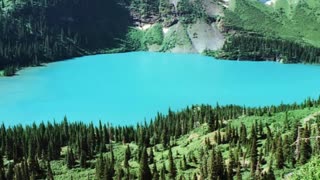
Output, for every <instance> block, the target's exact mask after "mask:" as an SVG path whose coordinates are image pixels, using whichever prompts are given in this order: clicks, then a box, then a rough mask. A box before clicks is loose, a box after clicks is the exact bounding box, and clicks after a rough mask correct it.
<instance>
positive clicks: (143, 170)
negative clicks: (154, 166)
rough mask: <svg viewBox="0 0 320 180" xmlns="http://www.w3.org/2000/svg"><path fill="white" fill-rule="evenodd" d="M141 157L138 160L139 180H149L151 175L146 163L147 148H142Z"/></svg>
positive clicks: (147, 162)
mask: <svg viewBox="0 0 320 180" xmlns="http://www.w3.org/2000/svg"><path fill="white" fill-rule="evenodd" d="M142 151H143V152H142V157H141V160H140V168H139V171H140V176H139V179H140V180H149V179H152V174H151V171H150V168H149V161H148V153H147V148H143V150H142Z"/></svg>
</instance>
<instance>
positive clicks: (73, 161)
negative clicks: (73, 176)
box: [66, 147, 76, 169]
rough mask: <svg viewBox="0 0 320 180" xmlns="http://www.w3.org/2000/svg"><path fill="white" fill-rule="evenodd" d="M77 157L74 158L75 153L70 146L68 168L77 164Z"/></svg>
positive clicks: (67, 160) (67, 157)
mask: <svg viewBox="0 0 320 180" xmlns="http://www.w3.org/2000/svg"><path fill="white" fill-rule="evenodd" d="M75 162H76V161H75V158H74V154H73V150H72V149H71V148H70V149H69V147H68V148H67V155H66V164H67V167H68V169H71V168H73V166H74V165H75Z"/></svg>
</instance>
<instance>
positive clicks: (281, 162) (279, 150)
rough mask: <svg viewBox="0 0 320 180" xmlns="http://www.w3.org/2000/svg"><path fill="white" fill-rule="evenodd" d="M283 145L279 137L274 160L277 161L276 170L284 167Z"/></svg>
mask: <svg viewBox="0 0 320 180" xmlns="http://www.w3.org/2000/svg"><path fill="white" fill-rule="evenodd" d="M282 145H283V143H282V138H281V136H280V137H279V138H278V143H277V152H276V159H277V168H278V169H282V168H283V167H284V156H283V149H282V148H283V146H282Z"/></svg>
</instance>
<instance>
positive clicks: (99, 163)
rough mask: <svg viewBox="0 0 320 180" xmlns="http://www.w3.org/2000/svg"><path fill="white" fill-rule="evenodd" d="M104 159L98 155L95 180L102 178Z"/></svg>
mask: <svg viewBox="0 0 320 180" xmlns="http://www.w3.org/2000/svg"><path fill="white" fill-rule="evenodd" d="M104 168H105V159H104V158H103V155H102V153H100V156H99V158H98V159H97V161H96V179H98V180H99V179H102V178H103V176H104Z"/></svg>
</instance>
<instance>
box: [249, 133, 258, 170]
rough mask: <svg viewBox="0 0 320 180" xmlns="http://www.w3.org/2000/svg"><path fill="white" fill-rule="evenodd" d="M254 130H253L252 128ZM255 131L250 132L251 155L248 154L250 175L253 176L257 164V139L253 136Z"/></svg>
mask: <svg viewBox="0 0 320 180" xmlns="http://www.w3.org/2000/svg"><path fill="white" fill-rule="evenodd" d="M252 129H254V128H252ZM253 132H255V130H253V131H252V136H253V137H252V141H251V153H250V157H251V165H250V166H251V168H250V169H251V174H252V175H254V174H255V171H256V166H257V162H258V159H257V158H258V148H257V137H256V135H255V133H253Z"/></svg>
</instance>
